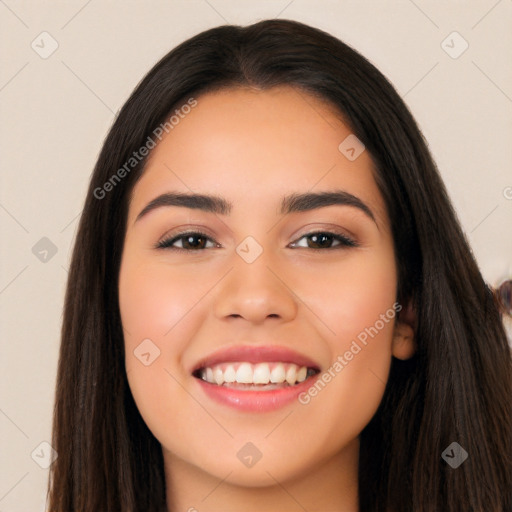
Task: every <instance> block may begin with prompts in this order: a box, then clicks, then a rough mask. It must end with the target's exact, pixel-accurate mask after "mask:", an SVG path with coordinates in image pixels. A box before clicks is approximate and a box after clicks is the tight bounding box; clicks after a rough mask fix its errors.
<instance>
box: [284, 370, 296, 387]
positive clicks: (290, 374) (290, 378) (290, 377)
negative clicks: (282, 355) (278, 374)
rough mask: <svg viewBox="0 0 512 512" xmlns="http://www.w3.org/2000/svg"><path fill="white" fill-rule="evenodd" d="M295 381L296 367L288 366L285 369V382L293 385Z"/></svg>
mask: <svg viewBox="0 0 512 512" xmlns="http://www.w3.org/2000/svg"><path fill="white" fill-rule="evenodd" d="M296 381H297V369H296V366H291V365H290V366H288V370H286V382H288V384H290V385H293V384H295V382H296Z"/></svg>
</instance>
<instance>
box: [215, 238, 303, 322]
mask: <svg viewBox="0 0 512 512" xmlns="http://www.w3.org/2000/svg"><path fill="white" fill-rule="evenodd" d="M258 245H259V244H258ZM279 269H280V265H279V262H278V261H277V256H276V255H275V253H274V252H273V251H271V250H270V249H264V248H263V247H262V246H261V245H260V246H259V248H258V247H257V246H256V244H255V241H254V240H250V237H248V239H246V240H244V241H242V242H241V243H240V244H239V245H238V247H237V249H236V254H234V255H233V266H232V269H231V271H230V272H228V274H227V275H226V276H225V278H224V279H223V282H222V283H221V284H220V288H219V293H218V296H217V297H216V301H215V313H216V315H217V316H218V317H228V316H236V317H243V318H245V319H246V320H249V321H251V322H262V321H263V320H265V318H268V317H272V318H274V317H279V318H282V319H283V320H290V319H291V318H293V317H294V316H295V314H296V311H297V304H296V300H295V297H294V294H293V293H292V292H291V290H290V289H289V288H288V287H287V286H286V284H284V283H285V282H286V279H285V278H284V276H280V270H279Z"/></svg>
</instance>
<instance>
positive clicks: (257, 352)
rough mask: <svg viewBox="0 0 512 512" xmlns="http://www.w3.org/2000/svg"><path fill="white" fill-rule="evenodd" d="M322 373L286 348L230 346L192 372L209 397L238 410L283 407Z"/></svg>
mask: <svg viewBox="0 0 512 512" xmlns="http://www.w3.org/2000/svg"><path fill="white" fill-rule="evenodd" d="M319 373H320V368H319V365H318V364H316V363H315V362H314V361H313V360H311V359H309V358H307V357H306V356H303V355H301V354H299V353H297V352H295V351H292V350H290V349H287V348H284V347H268V346H267V347H262V346H260V347H257V346H241V347H231V348H228V349H224V350H221V351H219V352H217V353H214V354H212V355H210V356H208V357H207V358H205V359H204V360H202V361H200V362H198V363H197V364H196V366H195V367H194V369H193V370H192V375H193V376H194V377H195V378H196V382H197V383H198V385H199V387H200V389H201V390H202V392H203V393H204V394H205V395H206V397H207V398H209V399H212V400H213V401H214V402H217V403H219V404H222V405H227V406H230V407H232V408H236V409H237V410H238V411H247V412H265V411H271V410H275V409H278V408H281V407H283V406H285V405H287V404H289V403H291V402H293V401H294V400H295V399H297V397H298V395H299V394H300V393H301V392H303V391H305V390H306V389H307V388H309V387H310V386H311V385H312V384H313V381H314V380H315V377H316V376H317V375H318V374H319Z"/></svg>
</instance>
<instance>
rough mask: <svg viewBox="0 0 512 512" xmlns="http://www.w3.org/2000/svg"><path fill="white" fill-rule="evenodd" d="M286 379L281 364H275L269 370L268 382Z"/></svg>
mask: <svg viewBox="0 0 512 512" xmlns="http://www.w3.org/2000/svg"><path fill="white" fill-rule="evenodd" d="M285 379H286V370H285V369H284V366H283V365H282V364H278V365H276V366H275V367H274V368H273V369H272V371H271V372H270V382H273V383H274V384H281V383H282V382H284V381H285Z"/></svg>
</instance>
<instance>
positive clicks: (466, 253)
mask: <svg viewBox="0 0 512 512" xmlns="http://www.w3.org/2000/svg"><path fill="white" fill-rule="evenodd" d="M283 84H288V85H291V86H293V87H296V88H297V89H300V90H302V91H304V92H307V93H309V94H313V95H315V96H317V97H319V98H322V99H324V100H327V101H328V102H330V103H331V104H332V106H333V109H335V110H336V111H337V112H339V114H340V116H343V118H344V120H345V121H346V122H348V123H349V125H350V126H351V129H352V131H353V133H355V134H356V136H357V137H358V138H359V139H360V140H361V141H362V142H363V144H364V145H365V147H366V148H367V150H368V151H369V152H370V154H371V155H372V158H373V160H374V162H375V165H376V172H375V179H376V182H377V184H378V186H379V189H380V191H381V193H382V195H383V197H384V199H385V203H386V207H387V209H388V213H389V217H390V219H391V226H392V232H393V239H394V246H395V252H396V258H397V269H398V286H397V300H398V301H399V302H400V303H401V304H408V303H409V302H410V303H412V304H413V307H414V309H415V311H416V316H417V322H416V328H415V337H416V342H417V346H418V350H417V353H416V354H415V356H414V357H413V358H411V359H410V360H408V361H400V360H397V359H393V361H392V365H391V373H390V376H389V380H388V383H387V386H386V390H385V393H384V397H383V400H382V402H381V404H380V407H379V409H378V411H377V412H376V414H375V416H374V417H373V418H372V420H371V422H370V423H369V424H368V425H367V427H366V428H365V429H364V430H363V432H362V433H361V438H360V439H361V449H360V474H359V495H360V509H361V511H364V512H384V511H387V510H392V511H393V512H411V511H414V512H433V511H437V512H439V511H443V512H456V511H457V512H459V511H465V512H468V511H484V510H485V511H486V512H506V511H508V512H510V511H511V510H512V453H511V451H512V413H511V410H512V408H511V405H512V357H511V351H510V347H509V344H508V342H507V339H506V335H505V332H504V328H503V324H502V323H501V318H500V314H499V312H498V309H497V307H496V305H495V303H494V301H493V295H492V292H491V290H490V288H489V287H488V286H487V285H486V283H485V282H484V280H483V278H482V275H481V273H480V271H479V269H478V266H477V264H476V262H475V259H474V257H473V255H472V252H471V249H470V247H469V244H468V242H467V240H466V238H465V236H464V233H463V231H462V229H461V227H460V225H459V222H458V220H457V217H456V214H455V212H454V210H453V208H452V206H451V203H450V201H449V199H448V196H447V193H446V190H445V187H444V185H443V182H442V180H441V178H440V176H439V173H438V171H437V169H436V166H435V164H434V162H433V160H432V157H431V155H430V153H429V151H428V149H427V145H426V143H425V141H424V139H423V136H422V134H421V132H420V130H419V128H418V126H417V124H416V122H415V120H414V119H413V117H412V115H411V114H410V112H409V111H408V109H407V108H406V106H405V104H404V102H403V101H402V99H401V98H400V96H399V95H398V94H397V93H396V91H395V90H394V88H393V87H392V86H391V84H390V83H389V82H388V81H387V80H386V78H385V77H384V76H383V75H382V74H381V73H380V72H379V71H378V70H377V69H376V68H375V67H374V66H373V65H371V64H370V63H369V62H368V61H367V60H366V59H365V58H364V57H362V56H361V55H360V54H359V53H357V52H356V51H355V50H353V49H352V48H350V47H349V46H347V45H346V44H344V43H343V42H341V41H339V40H338V39H336V38H335V37H333V36H331V35H329V34H327V33H325V32H322V31H320V30H318V29H315V28H312V27H309V26H307V25H304V24H302V23H298V22H295V21H289V20H264V21H261V22H258V23H255V24H253V25H250V26H247V27H240V26H230V25H226V26H221V27H216V28H213V29H209V30H207V31H205V32H202V33H200V34H198V35H196V36H195V37H192V38H191V39H189V40H187V41H185V42H184V43H182V44H180V45H179V46H178V47H176V48H175V49H173V50H172V51H171V52H170V53H168V54H167V55H166V56H165V57H163V58H162V59H161V60H160V61H159V62H158V63H157V64H156V65H155V66H154V67H153V68H152V69H151V71H150V72H149V73H148V74H147V75H146V77H145V78H144V79H143V80H142V81H141V82H140V84H139V85H138V86H137V88H136V89H135V91H134V92H133V93H132V95H131V96H130V98H129V99H128V101H127V102H126V103H125V105H124V106H123V108H122V109H121V111H120V112H119V115H118V117H117V119H116V120H115V123H114V125H113V127H112V128H111V130H110V132H109V134H108V136H107V138H106V140H105V142H104V145H103V148H102V150H101V153H100V155H99V158H98V161H97V164H96V167H95V169H94V173H93V175H92V178H91V181H90V186H89V190H88V193H87V197H86V200H85V207H84V209H83V212H82V216H81V219H80V224H79V229H78V233H77V237H76V241H75V245H74V251H73V256H72V262H71V268H70V272H69V279H68V284H67V292H66V298H65V306H64V320H63V327H62V342H61V349H60V358H59V368H58V377H57V387H56V401H55V411H54V424H53V443H52V444H53V447H54V448H55V449H56V450H57V452H58V458H57V459H56V461H55V462H54V463H53V465H52V466H51V473H50V481H49V506H50V510H51V512H71V511H81V512H106V511H111V512H137V511H141V512H142V511H144V512H156V511H161V510H165V478H164V469H163V458H162V450H161V446H160V444H159V443H158V441H157V440H156V439H155V438H154V436H153V435H152V434H151V432H150V431H149V429H148V428H147V426H146V425H145V423H144V421H143V419H142V418H141V416H140V414H139V412H138V410H137V407H136V405H135V403H134V400H133V398H132V395H131V392H130V389H129V387H128V383H127V378H126V372H125V367H124V345H123V330H122V325H121V319H120V314H119V306H118V275H119V268H120V260H121V253H122V250H123V239H124V235H125V229H126V219H127V211H128V203H129V199H130V194H131V191H132V190H133V186H134V184H135V182H136V181H137V179H138V178H139V177H140V175H141V173H142V172H143V169H144V163H145V159H142V160H141V161H140V163H138V164H137V165H135V166H134V167H133V169H130V171H129V172H127V173H125V174H126V175H123V179H120V180H117V181H116V182H115V183H113V182H111V183H113V185H112V186H111V187H109V191H108V192H106V193H102V194H99V193H98V190H99V189H102V187H104V184H105V183H106V182H108V181H109V180H111V179H112V175H113V174H115V173H116V172H117V170H118V169H120V168H122V167H123V165H125V164H126V162H127V161H128V160H129V159H130V157H131V155H132V154H133V152H135V151H137V150H138V149H139V148H140V147H141V146H143V145H144V143H145V142H146V140H147V138H148V136H150V135H151V134H152V133H153V132H154V130H155V128H156V127H158V126H159V125H160V124H161V123H163V122H165V120H166V118H167V117H168V116H169V114H170V112H172V110H173V109H175V108H176V107H177V106H179V105H180V104H182V103H183V102H184V101H186V99H187V98H190V97H194V98H199V97H200V95H201V94H204V93H206V92H208V91H213V90H218V89H221V88H232V87H238V86H252V87H257V88H260V89H269V88H271V87H273V86H276V85H283ZM103 190H105V188H103ZM100 196H101V197H100ZM452 442H457V443H458V444H459V445H460V446H461V447H462V448H463V449H464V450H465V451H466V452H467V453H468V458H467V459H466V460H465V461H464V462H463V463H462V464H461V465H460V466H459V467H457V468H453V467H451V465H449V464H447V462H445V460H444V459H443V457H442V454H443V452H444V450H445V449H446V448H447V447H449V445H450V444H451V443H452Z"/></svg>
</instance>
